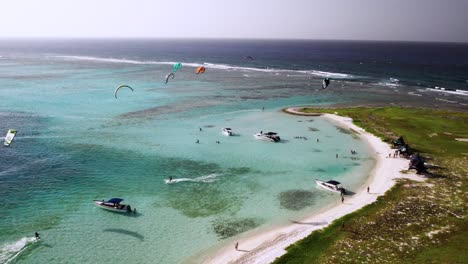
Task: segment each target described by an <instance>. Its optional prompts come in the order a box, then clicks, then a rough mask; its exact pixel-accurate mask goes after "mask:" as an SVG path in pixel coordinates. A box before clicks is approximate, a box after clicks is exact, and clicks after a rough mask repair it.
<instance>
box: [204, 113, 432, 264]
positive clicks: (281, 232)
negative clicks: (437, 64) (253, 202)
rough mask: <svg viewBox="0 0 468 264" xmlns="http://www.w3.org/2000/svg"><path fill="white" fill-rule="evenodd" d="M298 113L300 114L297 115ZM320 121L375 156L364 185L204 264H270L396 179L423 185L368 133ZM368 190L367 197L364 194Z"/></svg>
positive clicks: (348, 122)
mask: <svg viewBox="0 0 468 264" xmlns="http://www.w3.org/2000/svg"><path fill="white" fill-rule="evenodd" d="M298 109H300V108H289V109H285V110H284V111H285V112H287V113H292V114H296V112H297V110H298ZM298 113H300V112H298ZM320 118H327V119H328V120H329V121H331V122H333V123H335V124H337V125H339V126H341V127H343V128H346V129H352V130H354V131H357V132H359V136H360V137H361V139H362V140H365V141H366V142H367V144H369V147H370V148H371V149H372V152H373V153H374V158H375V159H376V165H375V167H374V168H373V169H372V171H371V173H370V175H369V178H368V180H367V182H366V184H365V185H364V186H363V188H362V189H361V190H358V191H357V192H356V194H355V195H353V196H352V197H349V198H348V197H347V198H346V199H345V202H344V203H343V204H342V203H341V202H339V201H338V202H337V203H336V204H333V205H332V206H330V207H328V208H325V209H323V210H322V211H319V212H316V213H314V214H313V215H310V216H307V217H305V218H304V219H301V220H300V221H297V222H296V223H291V224H290V225H287V226H282V227H278V228H274V229H271V230H267V231H265V232H262V233H256V234H249V235H247V236H244V237H242V236H241V237H240V238H238V239H237V240H236V241H238V242H239V250H235V249H234V243H235V242H233V243H232V245H229V246H226V247H224V248H221V249H219V250H217V251H215V252H214V254H212V255H209V256H205V257H203V258H202V262H203V263H223V264H224V263H270V262H272V261H273V260H275V259H276V258H277V257H279V256H281V255H283V254H285V253H286V251H285V248H286V247H287V246H289V245H291V244H292V243H294V242H296V241H298V240H300V239H302V238H304V237H306V236H308V235H309V234H310V233H312V232H313V231H315V230H318V229H321V228H324V227H326V226H327V225H328V224H329V223H331V222H333V220H335V219H338V218H340V217H342V216H344V215H346V214H349V213H351V212H354V211H356V210H358V209H360V208H362V207H364V206H365V205H367V204H370V203H372V202H374V201H375V200H376V199H377V197H378V196H380V195H383V194H384V193H385V192H386V191H388V190H389V189H390V188H391V187H392V186H393V185H394V184H395V181H394V180H395V179H397V178H409V179H412V180H417V181H422V180H423V178H421V177H420V176H417V175H415V174H403V173H401V172H400V171H401V170H406V169H407V168H408V160H406V159H403V158H388V154H389V153H393V150H392V149H391V148H390V146H389V145H388V144H386V143H385V142H383V141H381V140H380V139H379V138H378V137H376V136H374V135H372V134H369V133H367V132H366V131H365V130H364V129H362V128H360V127H358V126H356V125H354V124H353V123H352V119H351V118H347V117H341V116H337V115H332V114H323V115H321V117H320ZM367 186H370V193H367V191H366V190H365V189H366V187H367Z"/></svg>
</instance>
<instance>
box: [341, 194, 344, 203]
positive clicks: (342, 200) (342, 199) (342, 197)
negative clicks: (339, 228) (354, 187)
mask: <svg viewBox="0 0 468 264" xmlns="http://www.w3.org/2000/svg"><path fill="white" fill-rule="evenodd" d="M341 203H344V196H343V195H342V196H341Z"/></svg>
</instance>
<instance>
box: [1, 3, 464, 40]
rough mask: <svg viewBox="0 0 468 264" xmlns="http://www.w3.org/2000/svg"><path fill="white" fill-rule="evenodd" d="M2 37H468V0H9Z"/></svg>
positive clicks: (4, 6)
mask: <svg viewBox="0 0 468 264" xmlns="http://www.w3.org/2000/svg"><path fill="white" fill-rule="evenodd" d="M0 10H1V12H0V37H92V38H96V37H97V38H107V37H126V38H132V37H149V38H158V37H164V38H173V37H175V38H288V39H289V38H294V39H356V40H410V41H450V42H468V0H320V1H319V0H235V1H229V0H228V1H224V0H198V1H197V0H170V1H168V0H164V1H161V0H159V1H158V0H9V1H8V0H4V1H1V5H0Z"/></svg>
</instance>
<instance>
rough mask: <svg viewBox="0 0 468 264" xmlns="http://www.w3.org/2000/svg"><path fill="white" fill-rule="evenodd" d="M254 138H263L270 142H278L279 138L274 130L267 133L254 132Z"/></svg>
mask: <svg viewBox="0 0 468 264" xmlns="http://www.w3.org/2000/svg"><path fill="white" fill-rule="evenodd" d="M254 137H255V138H256V139H260V140H264V141H270V142H279V141H280V140H281V138H280V137H279V136H278V133H275V132H267V133H263V132H260V133H256V134H255V135H254Z"/></svg>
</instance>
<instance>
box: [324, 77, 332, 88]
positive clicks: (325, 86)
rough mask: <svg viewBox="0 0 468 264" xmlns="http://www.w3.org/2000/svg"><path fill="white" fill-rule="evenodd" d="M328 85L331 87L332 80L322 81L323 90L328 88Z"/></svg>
mask: <svg viewBox="0 0 468 264" xmlns="http://www.w3.org/2000/svg"><path fill="white" fill-rule="evenodd" d="M328 85H330V78H325V79H323V81H322V89H325V88H327V87H328Z"/></svg>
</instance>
